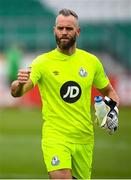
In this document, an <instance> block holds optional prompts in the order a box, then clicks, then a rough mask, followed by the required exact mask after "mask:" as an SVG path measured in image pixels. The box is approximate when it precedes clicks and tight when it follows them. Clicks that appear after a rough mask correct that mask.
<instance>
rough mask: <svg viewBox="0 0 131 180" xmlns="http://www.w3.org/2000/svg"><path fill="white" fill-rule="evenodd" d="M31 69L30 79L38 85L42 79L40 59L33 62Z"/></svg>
mask: <svg viewBox="0 0 131 180" xmlns="http://www.w3.org/2000/svg"><path fill="white" fill-rule="evenodd" d="M30 68H31V73H30V79H31V81H32V82H33V84H34V85H36V84H37V83H38V81H39V80H40V78H41V72H40V63H39V58H36V59H35V60H33V62H32V64H31V65H30Z"/></svg>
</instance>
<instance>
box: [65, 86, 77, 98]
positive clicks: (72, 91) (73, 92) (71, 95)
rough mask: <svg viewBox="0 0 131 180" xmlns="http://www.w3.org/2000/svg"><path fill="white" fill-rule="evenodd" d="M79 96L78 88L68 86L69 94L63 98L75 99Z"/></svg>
mask: <svg viewBox="0 0 131 180" xmlns="http://www.w3.org/2000/svg"><path fill="white" fill-rule="evenodd" d="M78 94H79V88H78V87H77V86H68V89H67V92H66V94H65V95H63V98H64V99H65V98H67V97H69V98H74V97H76V96H78Z"/></svg>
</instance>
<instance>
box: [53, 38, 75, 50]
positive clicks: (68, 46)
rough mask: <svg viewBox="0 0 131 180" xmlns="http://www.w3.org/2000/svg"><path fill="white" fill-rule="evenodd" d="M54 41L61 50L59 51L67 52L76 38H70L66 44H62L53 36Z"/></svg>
mask: <svg viewBox="0 0 131 180" xmlns="http://www.w3.org/2000/svg"><path fill="white" fill-rule="evenodd" d="M55 39H56V43H57V45H58V47H59V48H60V49H61V50H69V49H70V48H71V47H72V46H73V45H74V44H75V42H76V36H74V37H72V38H71V39H70V40H69V42H68V43H66V44H63V43H61V42H60V39H59V38H58V36H57V35H55Z"/></svg>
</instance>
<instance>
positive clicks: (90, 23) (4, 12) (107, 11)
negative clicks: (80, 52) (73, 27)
mask: <svg viewBox="0 0 131 180" xmlns="http://www.w3.org/2000/svg"><path fill="white" fill-rule="evenodd" d="M63 7H67V8H72V9H74V10H76V11H77V12H78V14H79V16H80V21H81V24H80V25H81V31H82V33H81V36H80V38H79V41H78V45H79V47H80V48H83V49H86V50H89V51H90V50H91V51H99V52H100V51H107V52H109V53H110V54H111V55H113V56H115V58H116V59H117V60H118V62H120V63H122V65H123V66H125V68H126V69H128V71H130V70H131V21H130V20H131V1H130V0H124V1H123V0H106V1H105V0H99V1H98V0H88V1H86V0H71V1H69V0H67V1H65V0H61V1H59V0H53V1H52V0H19V1H18V0H11V1H10V0H0V42H1V43H0V49H1V50H2V49H4V48H6V47H7V46H8V45H10V44H11V43H19V44H21V45H23V46H24V47H25V48H26V49H27V50H30V51H34V50H35V51H37V50H39V51H45V50H49V49H52V48H54V47H55V42H54V38H53V34H52V26H53V25H54V18H55V16H54V15H55V14H56V13H57V11H58V10H59V9H60V8H63Z"/></svg>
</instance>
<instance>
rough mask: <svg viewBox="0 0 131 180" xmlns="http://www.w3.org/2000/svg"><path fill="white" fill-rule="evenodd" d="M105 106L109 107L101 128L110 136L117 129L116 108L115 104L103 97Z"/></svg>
mask: <svg viewBox="0 0 131 180" xmlns="http://www.w3.org/2000/svg"><path fill="white" fill-rule="evenodd" d="M105 104H106V105H107V106H108V107H109V112H108V113H107V114H106V116H105V117H104V119H103V121H102V123H101V127H102V128H104V129H107V131H108V132H109V134H112V133H113V132H114V131H116V130H117V128H118V113H119V112H118V108H117V106H116V102H115V101H113V100H112V99H110V98H109V97H106V96H105Z"/></svg>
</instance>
